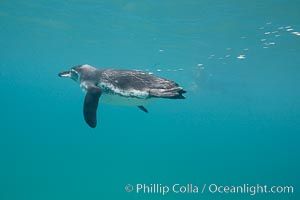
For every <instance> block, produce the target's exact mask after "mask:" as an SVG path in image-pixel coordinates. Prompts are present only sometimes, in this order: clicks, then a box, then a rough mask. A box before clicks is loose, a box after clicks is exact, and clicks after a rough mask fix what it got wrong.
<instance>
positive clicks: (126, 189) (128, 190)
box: [125, 184, 133, 192]
mask: <svg viewBox="0 0 300 200" xmlns="http://www.w3.org/2000/svg"><path fill="white" fill-rule="evenodd" d="M125 191H126V192H132V191H133V185H131V184H127V185H126V186H125Z"/></svg>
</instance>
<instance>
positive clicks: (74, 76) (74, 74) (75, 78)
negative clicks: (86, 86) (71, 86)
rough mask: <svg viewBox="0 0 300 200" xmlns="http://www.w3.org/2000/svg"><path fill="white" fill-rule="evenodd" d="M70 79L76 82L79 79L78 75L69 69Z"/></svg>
mask: <svg viewBox="0 0 300 200" xmlns="http://www.w3.org/2000/svg"><path fill="white" fill-rule="evenodd" d="M71 77H72V79H73V80H75V81H78V79H79V74H78V72H77V71H75V70H74V69H71Z"/></svg>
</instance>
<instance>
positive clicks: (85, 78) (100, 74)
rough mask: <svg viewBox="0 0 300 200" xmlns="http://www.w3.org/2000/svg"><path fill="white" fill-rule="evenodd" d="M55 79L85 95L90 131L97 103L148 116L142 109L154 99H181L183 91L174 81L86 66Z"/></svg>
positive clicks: (84, 109)
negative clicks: (66, 81)
mask: <svg viewBox="0 0 300 200" xmlns="http://www.w3.org/2000/svg"><path fill="white" fill-rule="evenodd" d="M58 75H59V77H66V78H71V79H72V80H74V81H75V82H77V83H78V84H79V85H80V88H81V89H82V90H83V91H84V92H86V95H85V99H84V104H83V115H84V119H85V121H86V123H87V124H88V125H89V126H90V127H91V128H95V127H96V126H97V108H98V103H99V99H100V97H101V99H100V102H103V103H108V104H115V105H128V106H137V107H138V108H139V109H140V110H142V111H144V112H145V113H148V110H147V109H146V108H145V105H147V104H148V103H150V102H152V101H153V100H155V99H157V98H165V99H185V97H184V96H183V94H184V93H186V91H185V90H184V89H183V88H182V87H180V86H179V85H178V84H177V83H175V82H174V81H171V80H168V79H165V78H161V77H158V76H155V75H153V74H150V73H144V72H141V71H135V70H123V69H114V68H107V69H98V68H95V67H93V66H91V65H88V64H83V65H77V66H74V67H72V68H71V69H70V70H68V71H64V72H60V73H59V74H58Z"/></svg>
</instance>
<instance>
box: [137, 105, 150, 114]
mask: <svg viewBox="0 0 300 200" xmlns="http://www.w3.org/2000/svg"><path fill="white" fill-rule="evenodd" d="M138 108H139V109H141V110H142V111H144V112H145V113H148V110H147V109H146V108H145V107H144V106H138Z"/></svg>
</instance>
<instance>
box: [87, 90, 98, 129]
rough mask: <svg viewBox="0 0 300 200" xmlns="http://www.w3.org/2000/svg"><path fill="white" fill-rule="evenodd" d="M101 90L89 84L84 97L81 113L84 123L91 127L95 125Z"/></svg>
mask: <svg viewBox="0 0 300 200" xmlns="http://www.w3.org/2000/svg"><path fill="white" fill-rule="evenodd" d="M101 94H102V90H101V88H99V87H96V86H89V87H88V89H87V93H86V95H85V99H84V105H83V115H84V119H85V121H86V123H87V124H88V125H89V126H90V127H91V128H95V127H96V126H97V108H98V102H99V98H100V96H101Z"/></svg>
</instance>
